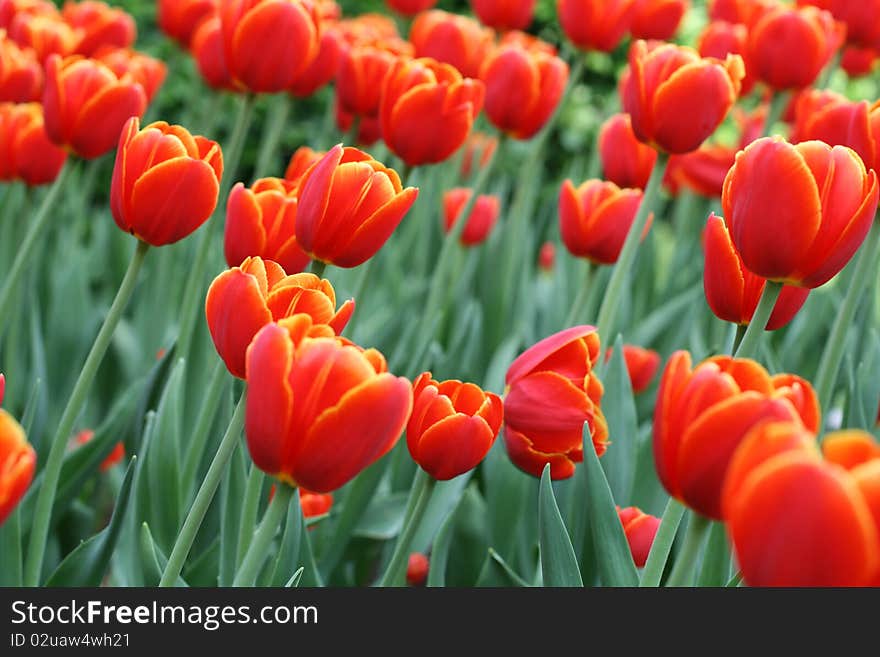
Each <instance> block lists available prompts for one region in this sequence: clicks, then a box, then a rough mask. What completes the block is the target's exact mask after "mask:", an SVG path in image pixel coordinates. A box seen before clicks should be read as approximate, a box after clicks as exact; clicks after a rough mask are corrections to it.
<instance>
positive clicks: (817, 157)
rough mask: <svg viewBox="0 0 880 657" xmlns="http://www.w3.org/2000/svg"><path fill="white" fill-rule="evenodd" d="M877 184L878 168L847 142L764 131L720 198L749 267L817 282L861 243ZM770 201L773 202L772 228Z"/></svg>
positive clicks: (796, 281)
mask: <svg viewBox="0 0 880 657" xmlns="http://www.w3.org/2000/svg"><path fill="white" fill-rule="evenodd" d="M877 189H878V188H877V176H876V174H875V173H874V172H873V171H866V170H865V165H864V164H863V163H862V161H861V159H860V158H859V156H858V155H857V154H856V153H855V152H854V151H852V150H850V149H849V148H846V147H845V146H835V147H833V148H832V147H831V146H828V145H827V144H824V143H822V142H817V141H810V142H803V143H801V144H797V145H796V146H792V145H791V144H789V143H787V142H785V141H783V140H782V139H781V138H764V139H759V140H757V141H755V142H753V143H752V144H751V145H750V146H748V148H746V149H745V150H744V151H742V152H741V153H739V155H737V158H736V164H735V165H734V166H733V168H732V169H731V170H730V173H728V174H727V178H726V179H725V181H724V193H723V194H722V197H721V202H722V205H723V207H724V215H725V217H726V219H727V222H728V224H729V227H730V235H731V237H732V238H733V244H734V246H735V247H736V250H737V251H738V252H739V254H740V255H741V256H742V260H743V264H744V265H745V267H746V268H747V269H749V271H751V272H753V273H755V274H757V275H758V276H762V277H764V278H767V279H769V280H772V281H778V282H783V283H788V284H790V285H798V286H801V287H809V288H813V287H819V286H820V285H823V284H824V283H826V282H827V281H828V280H830V279H831V278H833V277H834V276H835V274H837V272H839V271H840V270H841V269H843V267H844V266H845V265H846V263H847V262H848V261H849V259H850V258H851V257H852V256H853V254H854V253H855V252H856V250H858V248H859V246H860V245H861V243H862V241H863V240H864V239H865V236H866V235H867V234H868V231H869V230H870V228H871V221H872V220H873V218H874V213H875V211H876V209H877V194H878V191H877ZM830 199H833V203H832V202H830ZM766 208H774V220H773V228H772V230H768V227H767V222H766Z"/></svg>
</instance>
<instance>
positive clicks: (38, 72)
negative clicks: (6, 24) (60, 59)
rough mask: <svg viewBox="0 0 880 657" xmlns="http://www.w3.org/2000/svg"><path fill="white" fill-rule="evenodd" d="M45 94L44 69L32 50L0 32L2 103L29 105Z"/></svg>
mask: <svg viewBox="0 0 880 657" xmlns="http://www.w3.org/2000/svg"><path fill="white" fill-rule="evenodd" d="M42 93H43V68H42V67H41V66H40V62H38V61H37V59H36V56H35V55H34V53H33V51H32V50H28V49H22V48H19V47H18V45H17V44H16V43H15V41H13V40H12V39H10V38H8V37H7V36H6V35H5V34H4V33H3V32H0V102H3V103H6V102H12V103H29V102H31V101H34V100H39V99H40V96H41V95H42Z"/></svg>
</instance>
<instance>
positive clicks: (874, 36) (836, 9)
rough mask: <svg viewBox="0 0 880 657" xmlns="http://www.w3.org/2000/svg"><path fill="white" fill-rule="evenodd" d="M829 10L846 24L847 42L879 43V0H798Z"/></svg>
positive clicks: (865, 44) (860, 44)
mask: <svg viewBox="0 0 880 657" xmlns="http://www.w3.org/2000/svg"><path fill="white" fill-rule="evenodd" d="M797 4H798V5H801V6H803V5H812V6H814V7H818V8H819V9H825V10H826V11H828V12H830V13H831V15H832V16H834V18H835V19H837V20H839V21H841V22H842V23H844V24H845V25H846V40H847V43H852V44H855V45H857V46H865V47H871V46H876V45H878V44H880V0H859V1H858V2H853V1H852V0H798V2H797Z"/></svg>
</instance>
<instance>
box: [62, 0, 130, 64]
mask: <svg viewBox="0 0 880 657" xmlns="http://www.w3.org/2000/svg"><path fill="white" fill-rule="evenodd" d="M61 16H62V17H63V18H64V20H65V21H66V22H67V24H68V25H70V26H71V27H73V28H74V29H75V30H77V32H78V33H79V35H80V37H79V40H78V42H77V44H76V52H77V53H78V54H80V55H85V56H86V57H91V56H92V55H94V54H95V52H97V51H98V49H100V48H104V47H111V48H128V47H129V46H130V45H131V44H133V43H134V40H135V39H136V38H137V26H136V25H135V22H134V19H133V18H132V17H131V16H129V15H128V13H126V12H125V11H123V10H122V9H118V8H115V7H110V6H109V5H108V4H107V3H105V2H95V1H94V0H86V1H85V2H69V1H68V2H65V3H64V8H63V9H62V10H61Z"/></svg>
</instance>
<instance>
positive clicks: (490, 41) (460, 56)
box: [409, 9, 495, 78]
mask: <svg viewBox="0 0 880 657" xmlns="http://www.w3.org/2000/svg"><path fill="white" fill-rule="evenodd" d="M409 40H410V41H411V42H412V44H413V46H414V47H415V51H416V52H415V54H416V57H430V58H432V59H436V60H437V61H438V62H443V63H445V64H450V65H452V66H454V67H455V68H457V69H458V71H459V72H460V73H461V74H462V75H463V76H464V77H466V78H476V77H479V75H480V68H481V67H482V66H483V62H484V61H485V60H486V57H487V56H488V55H489V51H490V50H491V49H492V46H493V45H494V42H495V34H494V32H493V31H492V30H490V29H488V28H485V27H483V26H482V25H480V24H479V23H478V22H477V21H475V20H474V19H473V18H468V17H467V16H459V15H458V14H450V13H449V12H445V11H441V10H439V9H434V10H432V11H426V12H425V13H423V14H419V15H418V16H416V19H415V20H414V21H413V24H412V29H411V30H410V33H409Z"/></svg>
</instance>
